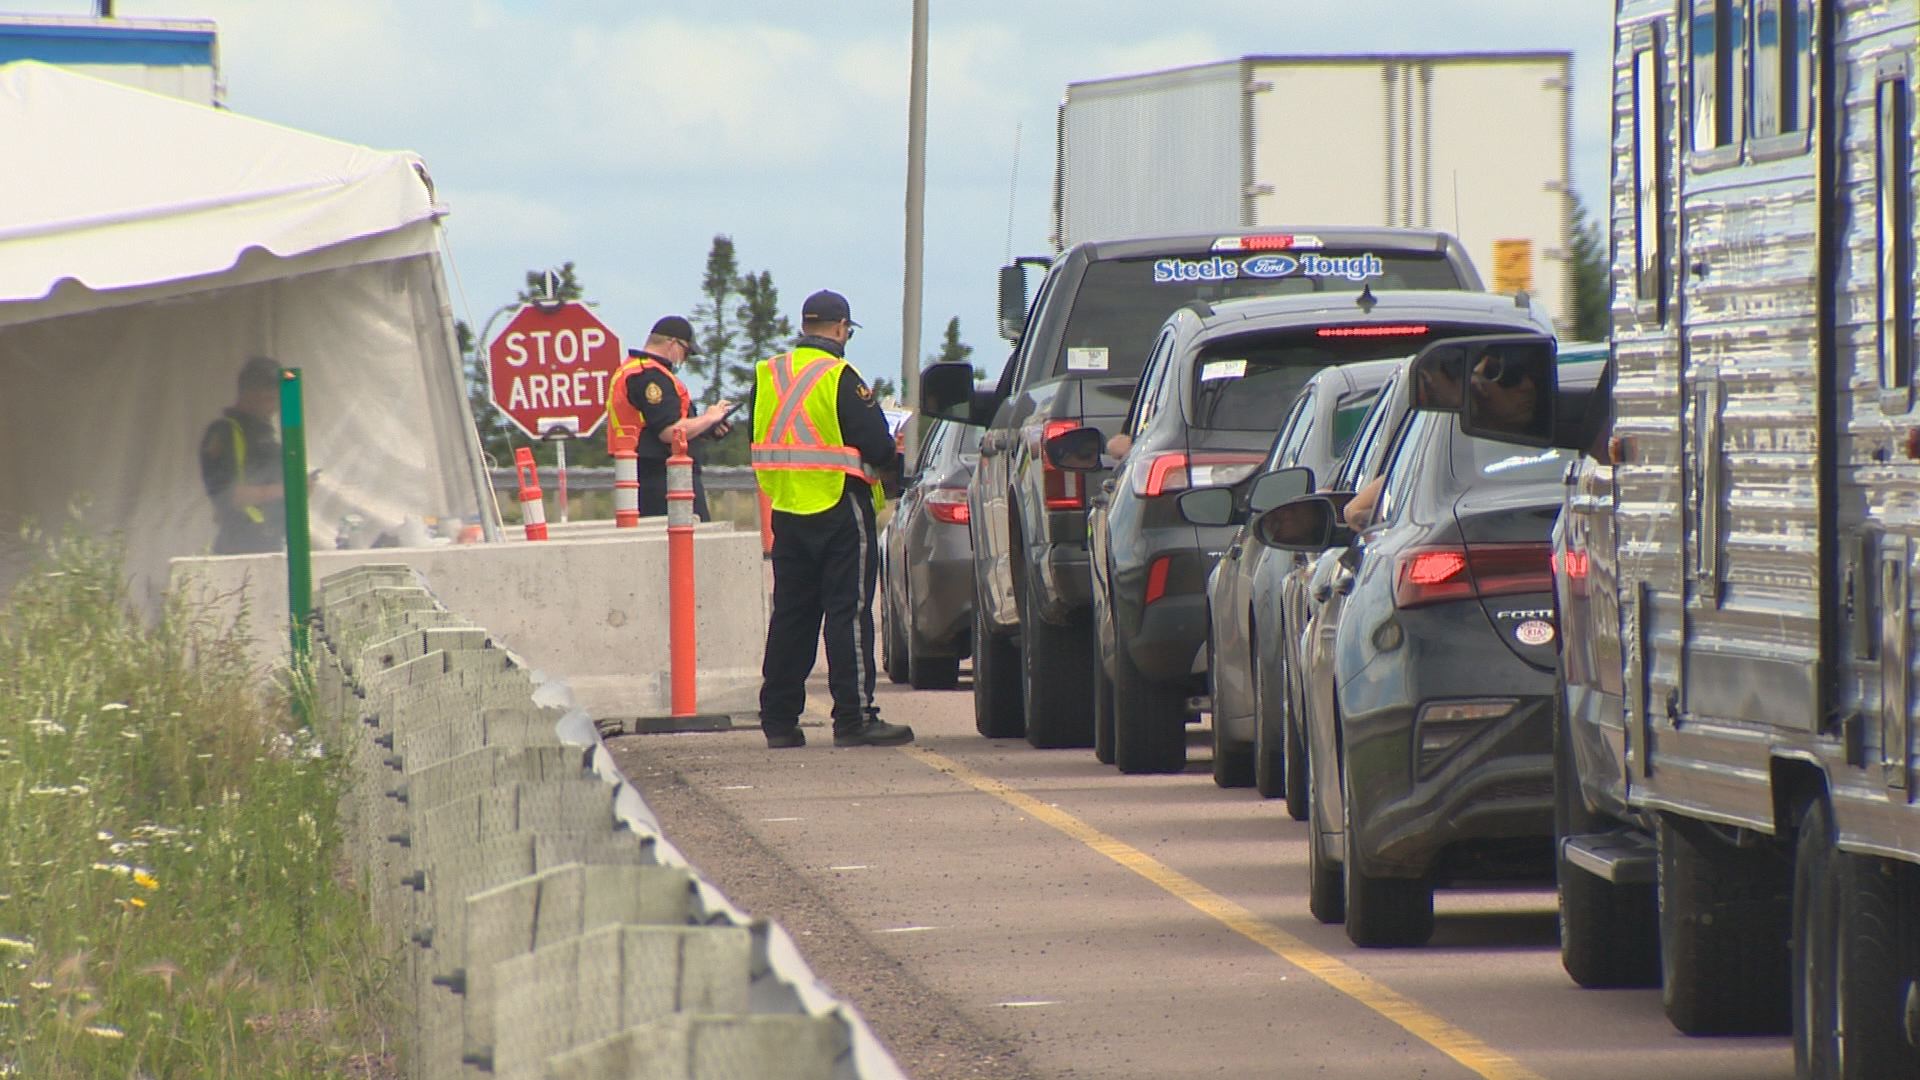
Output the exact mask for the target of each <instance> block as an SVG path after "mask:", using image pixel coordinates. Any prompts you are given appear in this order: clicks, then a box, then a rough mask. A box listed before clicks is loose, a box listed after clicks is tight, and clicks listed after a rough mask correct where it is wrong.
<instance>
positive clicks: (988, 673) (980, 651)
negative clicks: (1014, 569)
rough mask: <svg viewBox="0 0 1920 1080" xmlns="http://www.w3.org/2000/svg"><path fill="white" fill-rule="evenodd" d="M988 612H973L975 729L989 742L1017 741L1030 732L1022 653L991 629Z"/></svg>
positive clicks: (976, 608) (976, 610)
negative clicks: (1023, 695)
mask: <svg viewBox="0 0 1920 1080" xmlns="http://www.w3.org/2000/svg"><path fill="white" fill-rule="evenodd" d="M983 610H984V608H982V607H979V606H976V607H975V608H974V611H973V726H974V730H976V731H978V732H979V733H980V734H982V735H985V736H986V737H987V738H989V739H1014V738H1018V737H1020V735H1022V734H1023V733H1025V731H1026V721H1025V719H1024V718H1023V715H1022V713H1021V711H1020V707H1021V702H1020V684H1019V683H1018V682H1017V681H1016V679H1017V677H1018V676H1019V674H1020V666H1019V665H1020V652H1019V650H1018V649H1015V648H1014V647H1013V646H1012V645H1011V644H1009V643H1008V642H1007V641H1006V639H1004V638H999V637H995V636H994V634H993V632H992V631H991V630H988V629H987V625H986V621H985V619H986V617H985V616H983V615H982V614H981V611H983Z"/></svg>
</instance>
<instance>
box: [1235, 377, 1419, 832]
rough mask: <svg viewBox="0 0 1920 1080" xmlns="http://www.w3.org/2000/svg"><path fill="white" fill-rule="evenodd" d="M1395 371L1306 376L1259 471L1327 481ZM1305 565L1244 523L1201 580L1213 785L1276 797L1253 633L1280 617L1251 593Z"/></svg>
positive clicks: (1278, 743) (1272, 735)
mask: <svg viewBox="0 0 1920 1080" xmlns="http://www.w3.org/2000/svg"><path fill="white" fill-rule="evenodd" d="M1401 366H1402V364H1401V362H1400V361H1397V360H1376V361H1372V362H1370V363H1362V364H1346V365H1343V366H1340V367H1333V368H1327V369H1326V370H1324V371H1322V372H1320V373H1319V374H1317V375H1315V376H1314V377H1313V378H1311V379H1309V380H1308V381H1307V386H1306V389H1304V390H1302V391H1300V396H1299V398H1298V399H1296V400H1295V401H1294V403H1293V408H1292V409H1290V410H1288V412H1287V419H1286V422H1285V423H1284V424H1282V425H1281V428H1280V434H1279V436H1278V437H1276V438H1275V439H1274V441H1273V448H1272V449H1271V450H1269V451H1268V452H1267V459H1266V461H1265V462H1263V463H1262V464H1261V466H1260V472H1261V473H1268V472H1272V471H1274V470H1275V469H1287V468H1294V467H1301V468H1306V469H1310V470H1312V472H1313V475H1314V477H1315V478H1317V479H1319V480H1320V481H1321V482H1322V484H1325V483H1326V482H1327V481H1329V480H1331V479H1332V478H1333V476H1334V473H1335V470H1336V468H1337V467H1338V465H1339V463H1340V460H1341V459H1342V458H1343V457H1344V456H1345V455H1346V452H1347V448H1348V447H1349V446H1351V445H1352V444H1353V441H1354V437H1355V436H1356V435H1358V434H1359V433H1360V425H1361V422H1362V421H1364V420H1365V419H1366V417H1367V411H1368V410H1369V409H1370V408H1372V406H1373V402H1374V399H1375V398H1376V397H1377V396H1378V395H1379V393H1380V387H1381V385H1382V384H1383V383H1385V382H1386V381H1387V379H1388V377H1389V376H1391V375H1392V374H1393V373H1394V372H1396V371H1398V370H1399V369H1400V367H1401ZM1306 562H1307V556H1305V555H1301V554H1298V553H1296V552H1290V551H1276V550H1274V549H1272V548H1269V547H1266V546H1265V545H1263V544H1259V543H1255V542H1254V541H1253V539H1252V536H1251V534H1250V533H1249V532H1248V531H1247V529H1246V528H1245V527H1244V526H1243V527H1242V528H1241V529H1240V531H1239V532H1237V533H1235V534H1234V536H1233V539H1232V540H1231V541H1229V542H1228V543H1227V549H1226V551H1225V552H1223V553H1222V554H1221V556H1220V561H1219V563H1218V564H1216V565H1215V566H1214V568H1213V576H1212V577H1211V578H1209V579H1208V581H1207V616H1208V627H1209V629H1208V637H1207V671H1208V673H1209V678H1210V680H1211V684H1210V688H1209V694H1208V698H1209V700H1210V701H1211V703H1212V705H1213V778H1214V781H1215V782H1216V783H1218V784H1220V785H1221V786H1222V787H1242V786H1245V785H1247V784H1253V785H1254V786H1255V787H1256V788H1258V789H1259V791H1260V794H1262V795H1264V796H1266V797H1267V798H1270V799H1271V798H1275V797H1277V796H1279V795H1281V794H1282V793H1283V792H1284V791H1285V788H1286V785H1285V780H1284V776H1285V761H1286V755H1285V752H1284V746H1285V742H1284V736H1283V734H1282V732H1281V731H1280V729H1279V728H1277V727H1272V726H1271V725H1272V721H1273V720H1274V719H1276V718H1277V714H1278V710H1277V709H1275V708H1273V707H1271V706H1269V707H1267V708H1264V709H1263V708H1262V707H1261V705H1260V704H1259V697H1260V696H1261V695H1262V694H1275V693H1276V692H1277V689H1278V688H1277V687H1275V686H1273V685H1271V684H1262V683H1261V682H1259V680H1258V675H1259V674H1260V672H1259V669H1258V665H1257V664H1256V662H1255V652H1256V649H1257V648H1258V646H1259V642H1260V636H1261V634H1262V632H1263V631H1264V632H1265V633H1268V634H1274V633H1284V629H1283V627H1284V620H1283V618H1282V615H1283V613H1282V612H1280V611H1278V610H1275V609H1272V608H1270V607H1268V606H1266V605H1265V604H1262V603H1259V602H1258V600H1260V599H1262V598H1260V597H1256V595H1255V593H1254V589H1253V583H1254V581H1255V579H1256V575H1258V574H1261V573H1272V574H1275V575H1278V576H1285V575H1286V574H1288V573H1290V572H1293V571H1294V570H1296V569H1298V568H1299V567H1301V566H1303V565H1305V563H1306ZM1268 563H1272V564H1274V565H1273V566H1271V567H1268V566H1267V565H1266V564H1268ZM1270 670H1271V669H1270ZM1261 719H1266V720H1267V721H1268V722H1269V726H1270V728H1271V729H1270V730H1268V729H1262V728H1260V727H1259V721H1260V720H1261ZM1302 805H1305V804H1304V802H1303V803H1302Z"/></svg>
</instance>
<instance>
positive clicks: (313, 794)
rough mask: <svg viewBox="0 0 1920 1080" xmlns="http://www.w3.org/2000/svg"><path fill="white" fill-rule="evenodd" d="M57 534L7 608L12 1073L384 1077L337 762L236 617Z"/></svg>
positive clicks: (5, 1064)
mask: <svg viewBox="0 0 1920 1080" xmlns="http://www.w3.org/2000/svg"><path fill="white" fill-rule="evenodd" d="M45 551H46V555H45V557H44V559H43V562H42V563H41V565H39V566H38V567H36V569H35V570H34V572H32V573H31V574H30V575H28V576H27V577H26V578H24V579H22V581H21V583H20V584H19V585H18V586H17V588H16V590H15V592H14V594H13V596H12V597H11V599H10V600H9V602H8V603H7V605H6V607H5V608H4V609H0V1076H21V1077H29V1076H30V1077H44V1078H48V1080H65V1078H74V1080H79V1078H83V1077H84V1078H93V1077H127V1078H143V1077H153V1078H160V1077H188V1076H191V1077H234V1078H239V1077H247V1078H255V1077H263V1078H277V1077H316V1076H341V1077H349V1076H350V1077H380V1076H386V1075H391V1070H392V1065H391V1060H392V1059H391V1054H390V1052H389V1048H388V1047H387V1046H385V1045H384V1032H385V1028H384V1027H383V1022H384V1023H391V1022H392V1021H393V1011H394V1009H395V1006H396V1003H397V1002H398V1000H399V995H398V994H397V992H396V991H397V988H396V987H395V985H394V975H395V972H396V968H395V965H394V961H393V958H392V957H390V956H389V955H387V954H386V953H385V951H384V949H383V948H382V946H381V945H380V941H379V936H378V934H377V932H376V931H375V930H374V928H373V926H372V923H371V921H370V919H369V918H368V915H367V912H366V907H365V904H364V902H363V900H362V898H361V897H360V896H359V895H358V894H357V893H356V892H355V891H354V890H353V889H352V887H351V885H350V883H349V882H348V881H347V875H346V874H345V873H344V872H343V871H342V869H341V868H342V867H343V866H344V860H343V854H342V849H341V844H342V837H341V832H340V828H339V823H338V821H337V816H336V815H337V810H338V807H339V805H340V795H341V791H342V786H343V783H344V780H345V776H344V772H343V770H344V765H343V762H342V761H341V760H340V759H339V758H338V757H336V756H335V755H333V754H331V753H329V752H328V751H327V750H326V748H324V747H322V746H320V745H319V744H318V743H317V742H315V741H314V740H313V739H312V738H311V737H310V736H309V735H308V734H307V733H306V732H304V731H303V730H301V729H299V728H298V727H297V726H296V725H295V724H294V723H293V722H292V721H291V719H290V717H291V714H292V709H291V704H292V703H291V701H290V700H289V696H288V691H287V690H285V689H281V688H273V687H269V686H266V685H264V680H263V679H262V677H261V675H260V673H259V672H257V671H256V670H254V669H252V668H250V667H249V664H248V662H247V659H246V655H245V651H244V648H243V639H242V638H241V637H240V636H239V634H238V633H237V632H236V631H234V630H231V629H221V628H217V627H215V626H214V625H213V623H212V621H211V619H210V618H209V616H208V614H207V612H206V611H205V610H204V609H195V608H194V607H192V606H189V605H186V604H183V603H180V602H177V601H176V602H172V603H170V604H169V605H168V606H167V608H166V610H165V611H164V612H163V613H162V614H161V616H160V617H159V618H158V620H157V621H154V622H152V623H151V624H149V623H148V622H147V621H145V620H142V619H141V618H139V617H137V616H135V615H133V614H131V613H130V611H129V609H128V607H127V604H126V598H125V596H124V595H123V592H122V589H121V585H120V581H121V573H120V560H119V558H118V553H117V551H115V550H114V549H113V548H112V547H110V546H108V545H104V544H101V543H99V542H97V541H93V540H88V539H83V538H78V537H69V538H67V539H65V540H61V541H58V542H54V543H50V544H47V545H46V546H45Z"/></svg>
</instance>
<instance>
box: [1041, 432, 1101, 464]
mask: <svg viewBox="0 0 1920 1080" xmlns="http://www.w3.org/2000/svg"><path fill="white" fill-rule="evenodd" d="M1106 441H1107V437H1106V436H1105V435H1102V434H1100V429H1099V428H1091V427H1077V428H1073V429H1072V430H1069V431H1063V432H1061V433H1060V434H1058V435H1055V436H1053V437H1052V438H1050V439H1048V440H1047V446H1046V451H1047V461H1048V462H1050V463H1051V464H1052V465H1053V466H1054V468H1057V469H1065V470H1066V471H1068V472H1093V471H1095V470H1096V469H1098V468H1100V450H1101V448H1102V447H1103V446H1105V445H1106Z"/></svg>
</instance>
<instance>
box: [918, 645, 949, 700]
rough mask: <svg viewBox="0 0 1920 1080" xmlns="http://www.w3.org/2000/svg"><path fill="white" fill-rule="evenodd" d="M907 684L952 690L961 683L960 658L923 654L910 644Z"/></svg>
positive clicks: (921, 688)
mask: <svg viewBox="0 0 1920 1080" xmlns="http://www.w3.org/2000/svg"><path fill="white" fill-rule="evenodd" d="M907 684H908V685H909V686H911V687H913V688H914V689H915V690H951V689H953V688H954V687H956V686H959V685H960V658H959V657H957V656H921V655H920V654H919V653H917V652H913V651H912V646H911V645H909V646H908V652H907Z"/></svg>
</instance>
